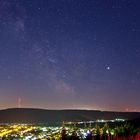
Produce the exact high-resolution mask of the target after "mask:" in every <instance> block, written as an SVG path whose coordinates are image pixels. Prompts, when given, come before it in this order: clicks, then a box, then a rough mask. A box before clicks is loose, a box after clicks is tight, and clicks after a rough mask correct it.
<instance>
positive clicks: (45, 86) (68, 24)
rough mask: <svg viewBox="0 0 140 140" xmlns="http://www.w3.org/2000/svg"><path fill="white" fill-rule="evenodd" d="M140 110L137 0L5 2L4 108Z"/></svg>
mask: <svg viewBox="0 0 140 140" xmlns="http://www.w3.org/2000/svg"><path fill="white" fill-rule="evenodd" d="M19 102H20V107H28V108H45V109H100V110H115V111H140V1H139V0H0V109H4V108H13V107H18V106H19V105H18V104H19Z"/></svg>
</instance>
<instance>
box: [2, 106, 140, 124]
mask: <svg viewBox="0 0 140 140" xmlns="http://www.w3.org/2000/svg"><path fill="white" fill-rule="evenodd" d="M115 118H123V119H130V120H131V119H135V118H140V112H127V113H126V112H108V111H99V110H45V109H29V108H13V109H5V110H0V123H48V124H56V123H61V122H63V121H91V120H97V119H106V120H108V119H115Z"/></svg>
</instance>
